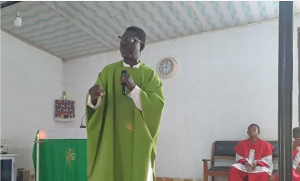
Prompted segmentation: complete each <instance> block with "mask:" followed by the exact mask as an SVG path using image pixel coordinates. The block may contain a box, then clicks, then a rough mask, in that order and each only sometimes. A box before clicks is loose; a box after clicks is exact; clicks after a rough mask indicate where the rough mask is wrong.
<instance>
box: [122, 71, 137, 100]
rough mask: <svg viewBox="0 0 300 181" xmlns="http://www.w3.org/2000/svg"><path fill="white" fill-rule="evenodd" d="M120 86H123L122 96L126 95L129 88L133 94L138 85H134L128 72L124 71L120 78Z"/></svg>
mask: <svg viewBox="0 0 300 181" xmlns="http://www.w3.org/2000/svg"><path fill="white" fill-rule="evenodd" d="M120 84H121V85H122V94H123V95H126V94H127V91H126V87H127V88H128V90H129V92H131V91H132V90H133V89H134V87H135V86H136V84H135V83H134V81H133V79H132V77H131V76H130V75H129V74H128V73H127V71H126V70H123V71H122V73H121V76H120Z"/></svg>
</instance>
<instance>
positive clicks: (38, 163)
mask: <svg viewBox="0 0 300 181" xmlns="http://www.w3.org/2000/svg"><path fill="white" fill-rule="evenodd" d="M36 138H37V142H36V181H39V171H40V160H39V159H40V143H39V140H40V134H39V133H38V134H37V135H36Z"/></svg>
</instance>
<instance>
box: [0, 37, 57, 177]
mask: <svg viewBox="0 0 300 181" xmlns="http://www.w3.org/2000/svg"><path fill="white" fill-rule="evenodd" d="M1 36H2V37H1V44H2V47H1V48H2V49H1V61H2V62H1V63H2V69H1V78H2V79H1V93H2V95H1V97H2V100H1V105H2V106H1V108H2V110H1V113H2V115H1V138H6V139H8V143H9V152H10V153H17V154H20V156H18V157H17V160H16V161H17V163H16V168H20V167H23V168H26V169H31V171H33V164H32V156H31V155H32V148H33V141H34V139H35V134H36V132H37V130H38V129H40V128H56V127H57V124H56V122H55V121H54V100H55V99H58V98H60V97H61V95H62V62H61V60H60V59H58V58H56V57H53V56H52V55H49V54H47V53H45V52H43V51H41V50H39V49H37V48H34V47H32V46H30V45H28V44H26V43H24V42H21V41H20V40H18V39H15V38H14V37H12V36H10V35H8V34H6V33H4V32H1ZM32 173H33V172H32Z"/></svg>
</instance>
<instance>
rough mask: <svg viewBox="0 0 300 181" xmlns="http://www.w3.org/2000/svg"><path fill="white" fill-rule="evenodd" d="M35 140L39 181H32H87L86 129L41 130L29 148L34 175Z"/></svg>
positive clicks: (35, 159)
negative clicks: (31, 150) (30, 149)
mask: <svg viewBox="0 0 300 181" xmlns="http://www.w3.org/2000/svg"><path fill="white" fill-rule="evenodd" d="M38 137H39V141H40V142H39V150H40V151H39V159H38V160H39V172H38V177H39V179H38V180H37V179H36V181H54V180H55V181H70V180H72V181H87V158H86V155H87V152H86V151H87V148H86V147H87V143H86V138H87V135H86V129H85V128H78V129H77V128H76V129H70V128H68V129H41V130H38V132H37V137H36V139H35V143H34V147H33V163H34V169H35V175H37V167H36V165H37V161H38V160H37V154H36V153H37V152H36V149H37V142H36V141H37V140H38V139H37V138H38Z"/></svg>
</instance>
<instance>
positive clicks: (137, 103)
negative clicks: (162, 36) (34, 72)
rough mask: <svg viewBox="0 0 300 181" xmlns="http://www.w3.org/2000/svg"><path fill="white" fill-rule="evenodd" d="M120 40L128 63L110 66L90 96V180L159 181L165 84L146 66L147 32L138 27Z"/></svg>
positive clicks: (88, 133) (88, 102) (120, 62)
mask: <svg viewBox="0 0 300 181" xmlns="http://www.w3.org/2000/svg"><path fill="white" fill-rule="evenodd" d="M119 40H120V52H121V55H122V57H123V60H122V61H119V62H116V63H113V64H110V65H107V66H105V67H104V68H103V70H102V71H101V73H99V75H98V78H97V81H96V83H95V85H94V86H93V87H91V88H90V89H89V94H88V95H87V106H86V117H87V123H86V124H87V126H86V129H87V146H88V147H87V159H88V181H155V173H154V171H155V157H156V151H157V136H158V130H159V125H160V119H161V115H162V111H163V107H164V95H163V88H162V83H161V81H160V79H159V78H158V76H157V74H156V73H155V71H153V70H152V69H151V68H149V67H147V66H146V65H145V64H144V63H143V62H140V55H141V52H142V51H143V49H144V47H145V40H146V34H145V32H144V31H143V30H142V29H140V28H138V27H133V26H132V27H129V28H127V29H126V31H125V33H124V34H123V36H122V37H119ZM122 72H123V73H122ZM122 85H124V86H125V87H126V90H127V93H126V94H125V95H123V93H122V92H123V89H122Z"/></svg>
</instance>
